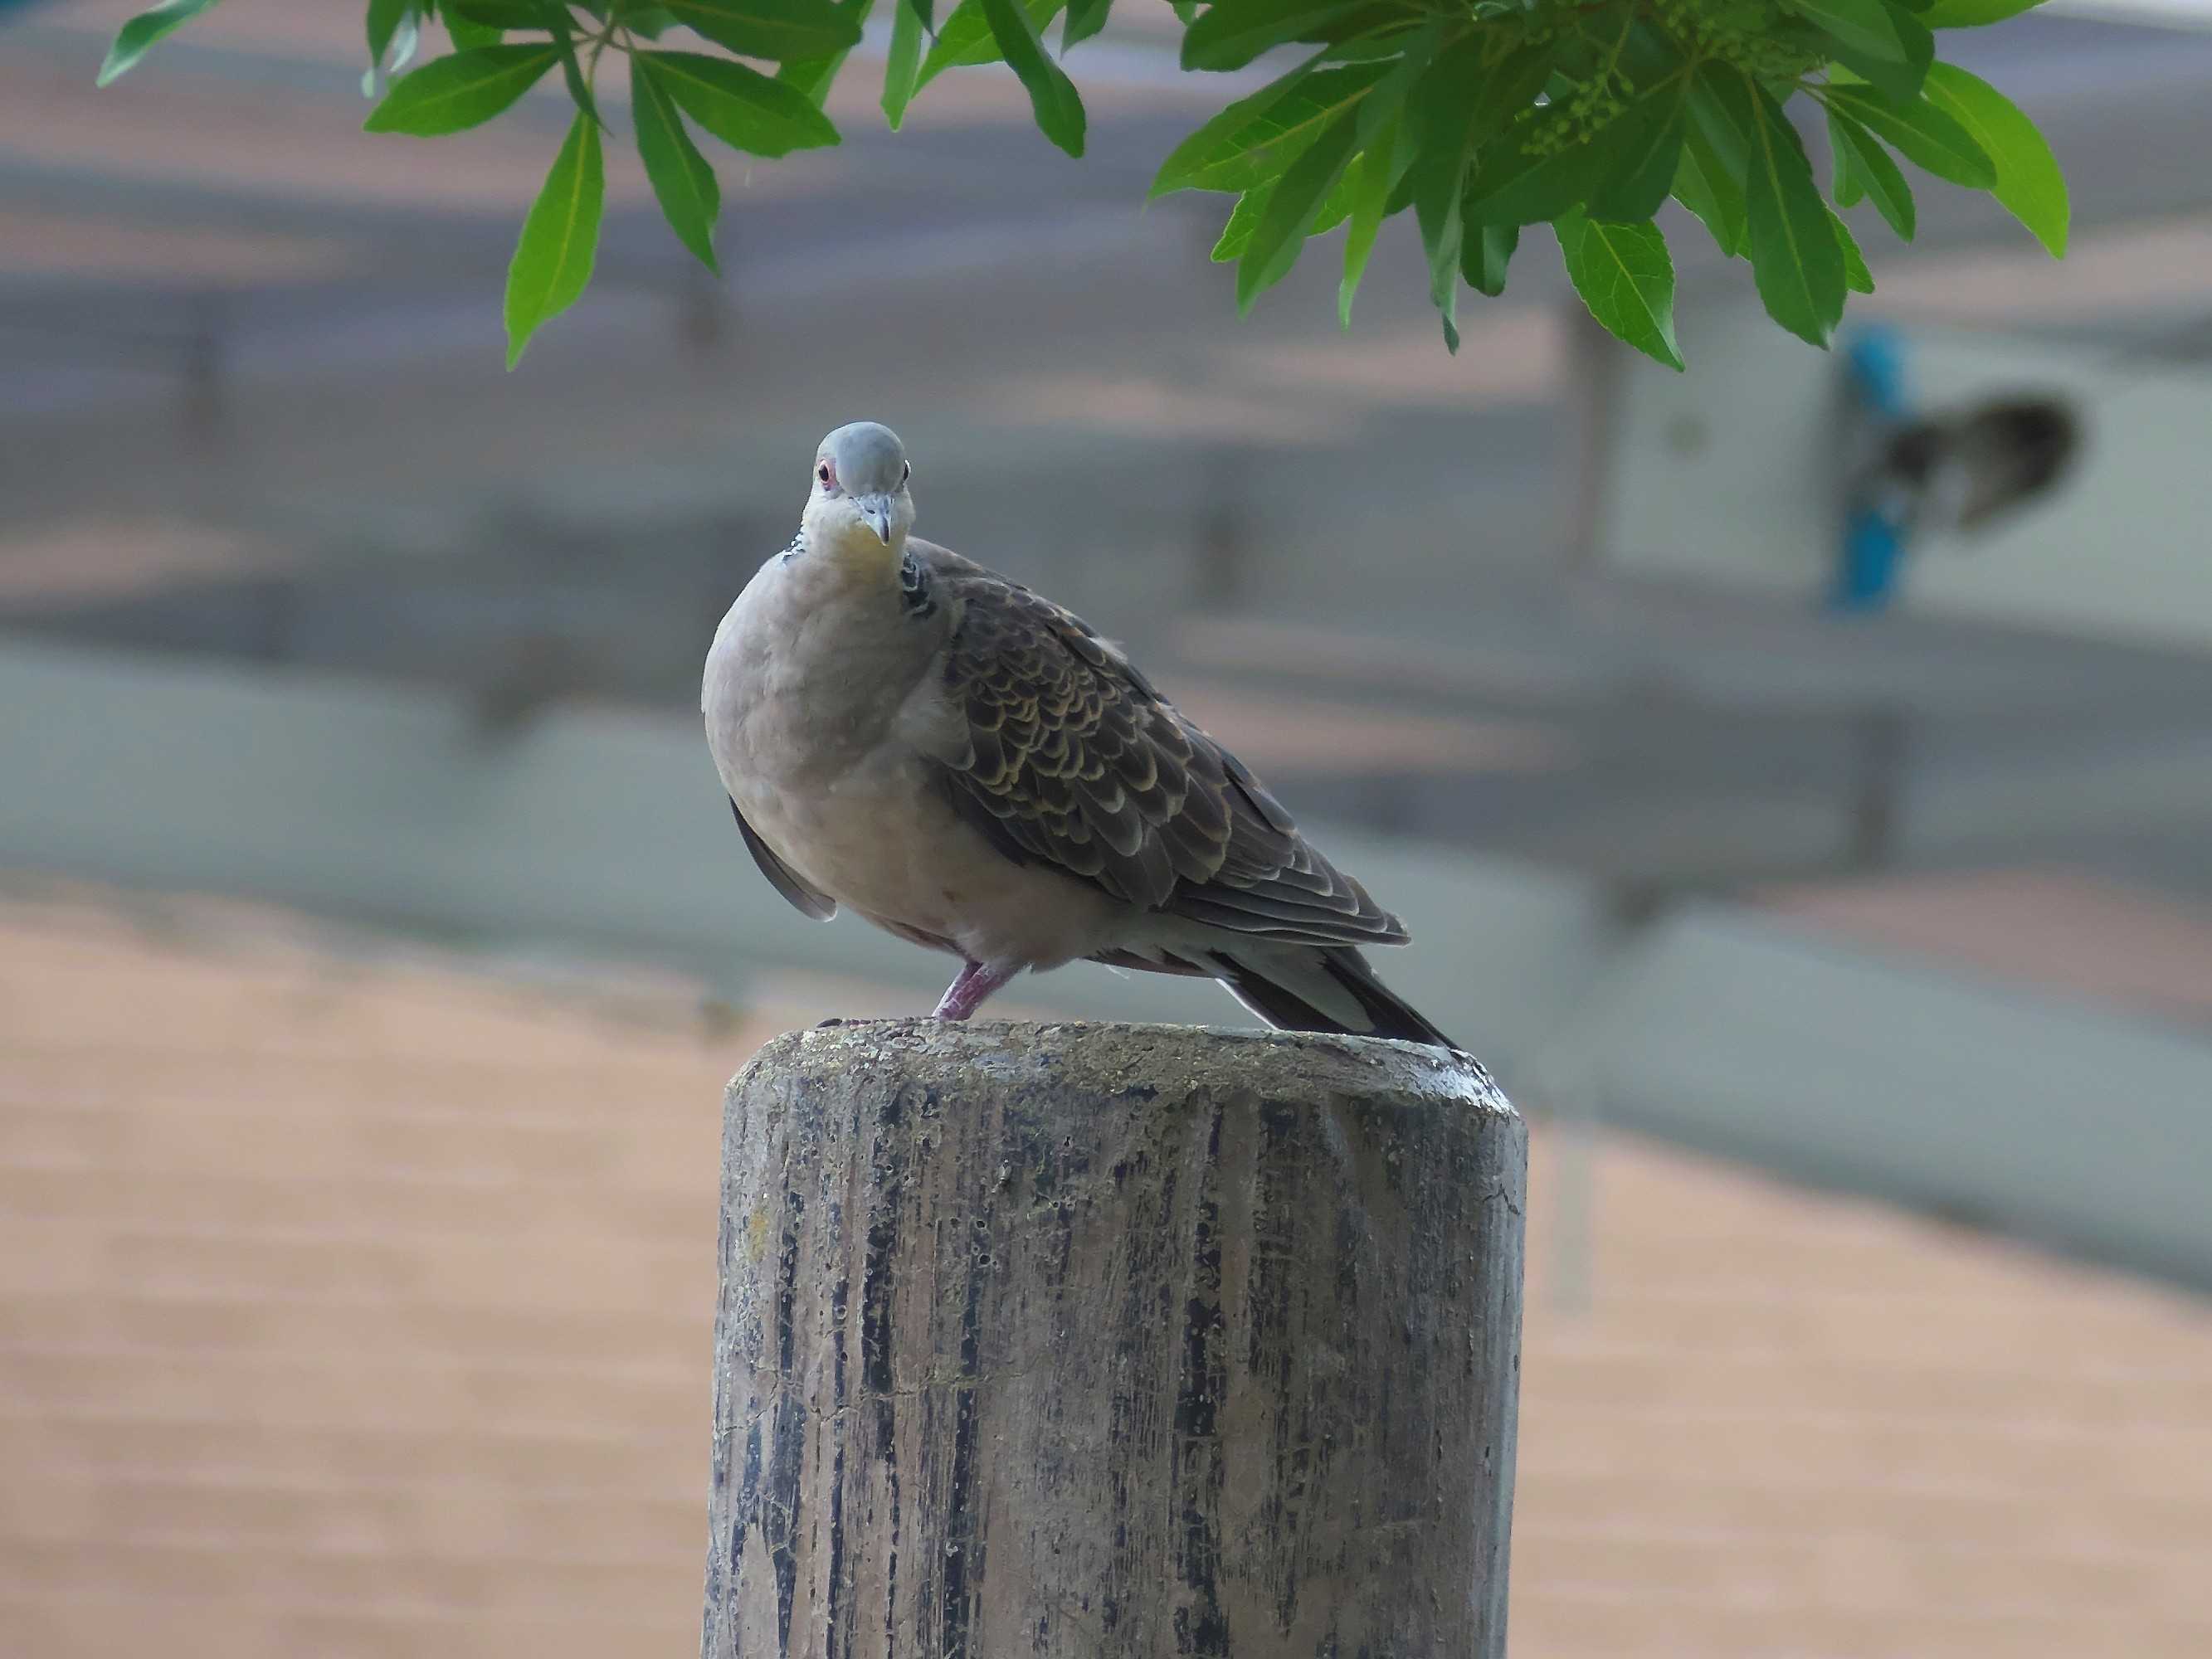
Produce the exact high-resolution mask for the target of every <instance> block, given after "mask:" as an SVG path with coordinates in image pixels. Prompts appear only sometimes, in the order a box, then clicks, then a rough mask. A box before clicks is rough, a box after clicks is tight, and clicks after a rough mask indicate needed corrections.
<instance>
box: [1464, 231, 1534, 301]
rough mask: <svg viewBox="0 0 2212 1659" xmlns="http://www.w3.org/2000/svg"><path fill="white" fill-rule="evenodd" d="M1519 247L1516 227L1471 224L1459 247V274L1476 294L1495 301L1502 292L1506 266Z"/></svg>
mask: <svg viewBox="0 0 2212 1659" xmlns="http://www.w3.org/2000/svg"><path fill="white" fill-rule="evenodd" d="M1519 246H1521V227H1520V226H1518V225H1474V226H1470V227H1469V228H1468V232H1467V240H1466V241H1465V242H1463V243H1462V245H1461V247H1460V255H1459V258H1460V265H1459V274H1460V275H1461V276H1464V277H1466V278H1467V285H1468V287H1469V288H1471V289H1474V291H1475V292H1476V293H1478V294H1486V295H1489V296H1490V297H1491V298H1492V299H1493V300H1494V299H1496V298H1497V297H1498V295H1501V294H1503V293H1504V292H1505V267H1506V265H1507V264H1509V263H1510V262H1511V260H1512V258H1513V250H1514V249H1516V248H1517V247H1519Z"/></svg>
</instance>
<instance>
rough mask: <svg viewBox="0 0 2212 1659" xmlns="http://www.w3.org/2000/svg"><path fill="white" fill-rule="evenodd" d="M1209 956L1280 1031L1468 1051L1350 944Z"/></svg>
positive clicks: (1211, 953)
mask: <svg viewBox="0 0 2212 1659" xmlns="http://www.w3.org/2000/svg"><path fill="white" fill-rule="evenodd" d="M1207 954H1208V956H1209V957H1211V958H1212V962H1213V963H1214V965H1215V969H1216V972H1217V974H1218V977H1219V978H1220V980H1221V982H1222V983H1223V984H1224V985H1226V986H1227V987H1229V989H1230V992H1231V994H1232V995H1234V996H1235V997H1236V999H1237V1000H1238V1001H1239V1002H1241V1003H1243V1005H1244V1006H1246V1007H1247V1008H1249V1009H1250V1010H1251V1011H1252V1012H1254V1013H1255V1014H1257V1015H1259V1016H1260V1018H1262V1019H1264V1020H1266V1021H1267V1024H1270V1025H1272V1026H1273V1027H1275V1028H1276V1029H1277V1030H1283V1031H1329V1032H1334V1033H1336V1034H1338V1035H1340V1036H1380V1037H1395V1038H1397V1039H1398V1040H1399V1041H1401V1042H1425V1043H1427V1044H1428V1045H1430V1046H1431V1048H1449V1049H1450V1050H1451V1051H1452V1052H1453V1053H1455V1054H1460V1053H1464V1052H1465V1051H1464V1050H1463V1049H1462V1048H1460V1046H1459V1044H1457V1043H1456V1042H1453V1041H1452V1040H1451V1039H1450V1038H1449V1037H1448V1036H1445V1035H1444V1034H1443V1032H1442V1031H1439V1030H1437V1028H1436V1027H1435V1025H1433V1024H1431V1023H1430V1021H1429V1019H1428V1018H1427V1017H1426V1016H1425V1015H1424V1014H1423V1013H1422V1012H1420V1011H1419V1009H1417V1008H1415V1007H1414V1006H1413V1005H1412V1004H1411V1003H1409V1002H1407V1001H1406V1000H1404V999H1403V998H1401V997H1400V996H1399V995H1398V994H1396V993H1395V992H1394V991H1392V990H1391V989H1390V987H1389V986H1387V985H1385V984H1383V981H1381V980H1379V979H1377V978H1376V977H1375V970H1374V969H1372V968H1370V967H1369V966H1368V965H1367V958H1366V957H1363V956H1362V955H1360V953H1359V952H1358V951H1357V950H1356V949H1354V948H1352V946H1350V945H1343V946H1340V947H1338V948H1335V949H1333V950H1324V949H1318V948H1314V947H1307V948H1304V949H1299V950H1296V951H1283V950H1276V951H1265V952H1262V951H1236V952H1231V951H1219V950H1217V951H1209V952H1208V953H1207Z"/></svg>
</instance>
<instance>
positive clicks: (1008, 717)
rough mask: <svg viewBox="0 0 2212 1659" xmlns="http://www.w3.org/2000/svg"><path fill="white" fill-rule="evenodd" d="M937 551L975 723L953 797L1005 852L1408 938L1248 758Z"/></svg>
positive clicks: (1212, 905)
mask: <svg viewBox="0 0 2212 1659" xmlns="http://www.w3.org/2000/svg"><path fill="white" fill-rule="evenodd" d="M927 557H928V559H929V562H930V572H931V576H932V579H933V582H934V584H935V585H936V586H938V588H939V591H940V592H942V593H944V594H945V597H946V598H947V599H949V600H950V601H951V604H952V605H954V606H955V607H956V609H955V613H954V614H955V615H956V616H957V618H958V621H957V626H956V628H955V629H954V632H953V635H952V639H951V646H950V647H949V649H948V651H947V653H946V661H945V692H946V695H947V699H948V701H949V702H951V705H952V707H953V708H954V709H955V711H956V712H957V713H958V714H962V715H964V717H965V719H966V721H967V727H968V744H967V747H968V753H967V754H966V755H965V757H962V758H961V759H958V760H956V761H954V762H952V763H948V764H947V765H946V766H945V770H944V773H943V777H942V781H943V784H944V787H945V795H946V798H947V799H949V800H951V802H952V804H953V805H954V806H955V807H956V808H957V810H958V811H960V812H961V813H962V814H963V816H964V817H967V818H968V819H969V822H970V823H974V824H975V826H976V827H977V828H978V829H981V830H982V831H983V833H984V834H985V835H987V836H989V837H990V839H991V840H992V842H994V844H995V845H996V846H997V847H998V848H1000V851H1001V852H1003V853H1005V854H1006V855H1007V856H1008V857H1009V858H1012V859H1014V860H1018V861H1020V862H1024V863H1030V862H1035V863H1041V864H1046V865H1050V866H1054V867H1056V868H1058V869H1060V870H1063V871H1066V872H1067V873H1069V874H1070V875H1073V876H1077V877H1079V878H1082V879H1084V880H1085V881H1088V882H1090V883H1091V884H1093V885H1095V886H1097V887H1099V888H1101V889H1103V890H1105V891H1106V892H1108V893H1109V894H1111V895H1112V896H1114V897H1115V898H1117V899H1121V900H1123V901H1125V902H1127V903H1130V904H1134V905H1139V906H1141V907H1143V908H1146V909H1150V910H1162V911H1165V912H1168V913H1170V914H1171V915H1181V916H1185V917H1188V919H1190V920H1191V921H1200V922H1206V923H1210V924H1212V925H1213V926H1216V927H1225V928H1229V929H1232V930H1234V931H1236V932H1238V933H1251V934H1254V935H1257V936H1261V937H1265V938H1268V939H1279V940H1282V941H1285V942H1296V943H1305V944H1315V945H1352V944H1357V945H1389V944H1399V943H1402V942H1403V941H1404V939H1406V937H1407V935H1406V930H1405V928H1404V927H1403V926H1402V925H1401V923H1400V922H1399V921H1398V919H1397V918H1396V917H1395V916H1393V915H1390V914H1389V913H1388V912H1387V911H1385V910H1383V908H1382V907H1381V906H1379V905H1377V904H1376V902H1375V901H1374V900H1373V899H1371V898H1370V897H1369V896H1367V893H1366V891H1365V890H1364V889H1363V888H1362V887H1361V886H1360V885H1359V884H1358V882H1356V881H1354V880H1352V878H1351V877H1349V876H1346V875H1345V874H1344V873H1343V872H1340V871H1339V870H1337V869H1336V868H1335V867H1334V866H1332V865H1331V864H1330V863H1329V862H1328V860H1326V859H1324V858H1323V857H1322V855H1321V854H1319V853H1317V852H1316V851H1315V850H1314V849H1313V848H1312V847H1311V846H1310V845H1309V844H1308V843H1307V842H1306V840H1305V838H1304V836H1301V835H1299V833H1298V831H1297V825H1296V824H1295V823H1292V821H1291V816H1290V814H1289V813H1288V812H1286V811H1284V810H1283V807H1282V805H1281V804H1280V803H1279V802H1278V801H1277V800H1276V799H1275V798H1274V797H1273V795H1271V794H1269V793H1267V790H1266V788H1264V787H1262V786H1261V783H1260V781H1259V780H1257V779H1256V778H1255V777H1254V776H1253V775H1251V773H1250V772H1249V771H1248V770H1246V769H1245V768H1244V766H1243V763H1242V762H1240V761H1238V760H1237V757H1235V756H1233V755H1231V753H1229V751H1228V750H1225V749H1224V748H1222V746H1221V745H1220V744H1218V743H1216V742H1215V741H1214V740H1213V739H1212V738H1210V737H1208V736H1207V735H1206V733H1205V732H1202V731H1200V729H1199V728H1198V727H1197V726H1194V725H1193V724H1192V723H1191V722H1190V721H1189V720H1186V719H1184V718H1183V716H1182V714H1181V713H1180V712H1179V711H1178V710H1177V709H1176V707H1175V706H1174V705H1173V704H1172V703H1170V702H1168V700H1167V699H1166V698H1165V697H1164V696H1161V695H1160V694H1159V692H1158V690H1155V689H1154V688H1153V686H1152V684H1151V682H1150V681H1148V680H1146V678H1145V677H1144V675H1143V674H1142V673H1140V672H1139V671H1138V670H1137V669H1136V667H1135V666H1134V665H1132V664H1131V663H1130V662H1129V661H1128V659H1127V658H1125V657H1123V656H1122V654H1121V652H1120V651H1118V650H1117V649H1115V647H1113V646H1111V645H1109V643H1107V642H1106V641H1103V640H1102V639H1100V638H1099V637H1098V635H1097V633H1096V632H1095V631H1094V630H1093V629H1091V627H1090V625H1089V624H1088V623H1085V622H1084V621H1083V620H1082V619H1081V618H1079V617H1076V616H1074V615H1073V613H1071V612H1069V611H1064V610H1062V609H1061V608H1060V606H1058V605H1054V604H1053V603H1052V602H1051V601H1050V600H1048V599H1042V598H1040V597H1039V596H1038V595H1036V594H1035V593H1033V592H1030V590H1029V589H1027V588H1025V587H1023V586H1019V585H1018V584H1016V583H1014V582H1011V581H1008V580H1006V578H1004V577H1003V576H1000V575H998V574H995V573H994V572H991V571H988V570H986V569H984V568H982V567H981V566H980V565H975V564H971V563H969V562H968V561H967V560H965V559H963V558H961V557H959V556H957V555H956V554H951V553H946V552H945V551H943V550H940V549H937V548H933V547H931V548H927Z"/></svg>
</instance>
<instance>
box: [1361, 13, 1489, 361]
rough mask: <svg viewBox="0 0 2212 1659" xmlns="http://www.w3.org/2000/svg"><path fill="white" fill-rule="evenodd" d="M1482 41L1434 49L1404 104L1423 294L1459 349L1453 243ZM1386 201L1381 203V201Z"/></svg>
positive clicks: (1478, 103)
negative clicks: (1425, 283) (1424, 271)
mask: <svg viewBox="0 0 2212 1659" xmlns="http://www.w3.org/2000/svg"><path fill="white" fill-rule="evenodd" d="M1482 56H1483V43H1482V40H1481V38H1480V36H1478V35H1474V34H1469V35H1467V36H1464V37H1462V39H1461V40H1457V41H1455V43H1454V44H1453V45H1452V46H1450V47H1449V48H1448V49H1447V50H1445V51H1444V52H1440V53H1438V54H1437V58H1436V59H1435V61H1434V62H1432V63H1431V64H1429V65H1428V67H1427V68H1426V69H1425V70H1423V71H1422V72H1421V76H1420V79H1419V81H1418V82H1415V84H1414V86H1413V91H1412V93H1411V94H1410V95H1409V96H1408V98H1407V105H1406V127H1407V137H1409V139H1410V140H1411V142H1412V145H1413V165H1412V166H1411V167H1409V168H1408V169H1407V173H1406V183H1407V185H1409V186H1411V189H1412V194H1413V218H1414V222H1416V223H1417V224H1418V225H1419V227H1420V232H1421V252H1422V253H1423V254H1424V255H1425V257H1426V258H1427V260H1428V266H1429V301H1430V303H1431V304H1432V305H1434V306H1435V307H1436V308H1437V316H1438V318H1439V319H1441V320H1442V321H1443V330H1444V344H1445V346H1446V347H1447V348H1448V349H1450V350H1452V351H1455V352H1456V351H1457V350H1458V349H1459V321H1458V309H1459V265H1460V248H1461V245H1462V241H1463V240H1464V239H1465V236H1466V232H1467V218H1466V213H1467V209H1466V206H1465V200H1466V197H1467V194H1468V171H1469V169H1470V168H1471V167H1473V166H1474V154H1475V150H1474V146H1475V144H1476V143H1478V142H1479V141H1478V137H1477V134H1476V131H1475V125H1474V122H1475V117H1476V114H1477V113H1478V112H1479V111H1480V109H1481V107H1482V106H1483V104H1484V102H1485V100H1486V98H1487V97H1488V94H1489V91H1490V86H1489V81H1488V78H1486V77H1485V76H1484V74H1483V64H1482ZM1385 205H1386V207H1387V205H1388V204H1387V203H1386V204H1385Z"/></svg>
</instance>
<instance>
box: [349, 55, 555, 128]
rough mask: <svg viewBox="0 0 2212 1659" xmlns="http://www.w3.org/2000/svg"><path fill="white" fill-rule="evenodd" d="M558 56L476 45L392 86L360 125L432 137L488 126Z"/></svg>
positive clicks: (536, 81)
mask: <svg viewBox="0 0 2212 1659" xmlns="http://www.w3.org/2000/svg"><path fill="white" fill-rule="evenodd" d="M558 56H559V54H558V53H557V52H556V51H555V50H554V48H553V47H552V46H550V45H549V44H548V43H546V42H544V41H540V42H538V44H537V45H535V46H532V45H529V44H527V43H525V44H521V45H517V46H477V47H476V48H474V49H473V50H471V51H469V52H454V53H453V55H452V56H450V57H447V58H435V59H433V60H432V61H431V62H429V63H427V64H423V65H422V68H421V69H418V70H415V71H414V72H413V73H411V74H409V75H403V76H400V77H399V79H398V80H397V81H395V82H392V90H391V91H390V92H387V93H386V94H384V101H383V102H382V103H380V104H379V105H378V106H376V107H375V108H374V109H373V110H371V111H370V112H369V113H368V121H367V122H366V123H364V127H365V130H366V131H370V132H405V133H411V134H413V135H414V136H415V137H418V138H435V137H441V136H442V135H443V134H446V133H449V132H463V131H467V130H468V129H469V128H471V127H473V126H477V125H481V124H483V122H486V121H489V120H490V119H491V118H492V117H493V116H495V115H497V114H498V113H499V112H501V110H504V109H507V108H509V107H511V106H513V103H514V101H515V100H517V99H519V98H520V97H521V96H522V94H524V93H526V92H527V91H529V90H530V88H532V87H533V86H535V85H536V84H537V83H538V81H539V80H540V79H541V78H542V77H543V76H544V73H545V71H546V70H550V69H551V68H552V67H553V64H554V62H555V60H556V58H558Z"/></svg>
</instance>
